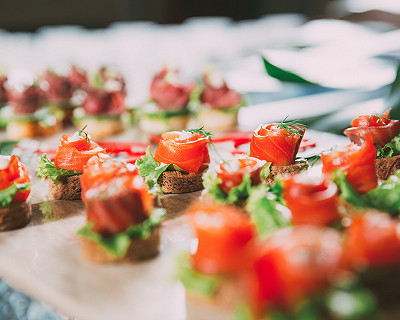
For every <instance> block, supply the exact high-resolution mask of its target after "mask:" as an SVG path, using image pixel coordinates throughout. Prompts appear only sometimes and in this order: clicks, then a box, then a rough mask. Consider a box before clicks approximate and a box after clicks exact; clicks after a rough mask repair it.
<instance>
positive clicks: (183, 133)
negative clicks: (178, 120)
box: [178, 131, 194, 140]
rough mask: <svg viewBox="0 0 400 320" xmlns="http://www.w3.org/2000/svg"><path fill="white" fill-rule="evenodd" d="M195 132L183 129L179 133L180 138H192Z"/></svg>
mask: <svg viewBox="0 0 400 320" xmlns="http://www.w3.org/2000/svg"><path fill="white" fill-rule="evenodd" d="M193 136H194V134H193V133H191V132H188V131H182V133H181V134H180V135H179V137H178V140H186V139H190V138H191V137H193Z"/></svg>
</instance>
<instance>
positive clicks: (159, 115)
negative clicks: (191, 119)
mask: <svg viewBox="0 0 400 320" xmlns="http://www.w3.org/2000/svg"><path fill="white" fill-rule="evenodd" d="M141 113H142V116H145V117H147V118H149V119H161V120H165V121H168V119H169V118H171V117H177V116H186V115H189V114H190V110H189V109H187V108H183V109H177V110H158V111H157V112H151V113H150V112H149V113H147V112H146V111H142V112H141Z"/></svg>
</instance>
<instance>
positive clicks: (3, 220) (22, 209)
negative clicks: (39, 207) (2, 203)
mask: <svg viewBox="0 0 400 320" xmlns="http://www.w3.org/2000/svg"><path fill="white" fill-rule="evenodd" d="M31 216H32V209H31V204H30V202H29V201H22V202H17V203H12V204H10V205H9V206H7V207H6V208H0V231H5V230H12V229H17V228H22V227H24V226H26V225H27V224H28V223H29V221H30V220H31Z"/></svg>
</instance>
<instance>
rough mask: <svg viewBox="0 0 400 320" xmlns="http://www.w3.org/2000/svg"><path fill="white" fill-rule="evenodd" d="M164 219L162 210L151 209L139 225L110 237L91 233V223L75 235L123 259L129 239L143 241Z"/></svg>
mask: <svg viewBox="0 0 400 320" xmlns="http://www.w3.org/2000/svg"><path fill="white" fill-rule="evenodd" d="M164 217H165V211H164V209H153V211H152V213H151V215H150V217H149V218H148V219H147V220H145V221H143V222H142V223H141V224H137V225H132V226H131V227H129V228H128V229H127V230H126V231H124V232H121V233H119V234H117V235H114V236H111V237H104V236H102V235H101V234H99V233H96V232H94V231H92V228H93V224H92V223H88V224H86V225H85V226H83V227H82V228H81V229H79V230H78V232H77V234H78V235H80V236H82V237H86V238H88V239H90V240H92V241H94V242H95V243H97V244H98V245H99V246H101V247H102V248H104V249H105V250H106V251H107V252H108V253H109V254H110V255H112V256H115V257H123V256H124V255H125V254H126V251H127V250H128V248H129V244H130V241H131V239H145V238H147V237H149V236H150V233H151V231H152V230H153V229H154V228H155V227H157V226H159V225H160V223H161V222H162V220H163V219H164Z"/></svg>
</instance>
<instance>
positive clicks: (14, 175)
mask: <svg viewBox="0 0 400 320" xmlns="http://www.w3.org/2000/svg"><path fill="white" fill-rule="evenodd" d="M0 157H1V156H0ZM30 181H31V180H30V178H29V173H28V170H26V168H25V166H24V165H23V164H22V163H21V162H20V161H19V158H18V156H16V155H12V156H11V157H10V162H9V165H8V167H7V168H5V169H0V191H1V190H4V189H7V188H8V187H10V186H11V185H13V184H14V183H18V184H23V183H29V182H30ZM30 192H31V189H28V190H25V191H18V192H17V194H16V195H15V197H14V200H13V201H12V203H15V202H21V201H24V200H26V199H27V198H28V196H29V194H30Z"/></svg>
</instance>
